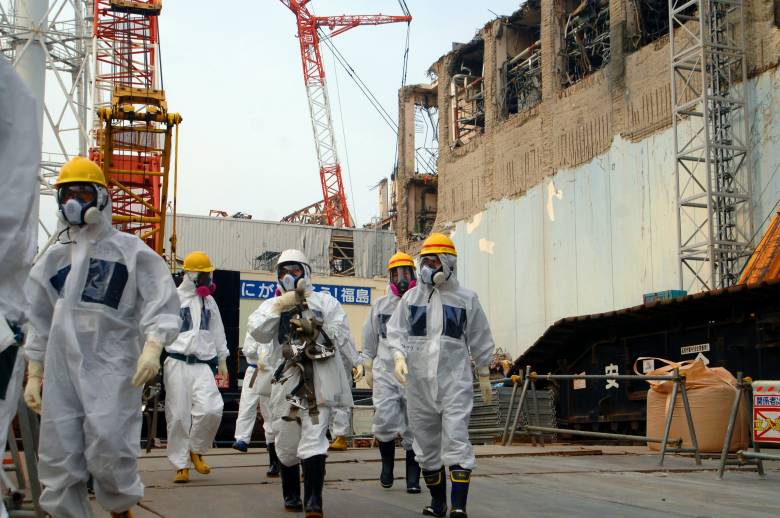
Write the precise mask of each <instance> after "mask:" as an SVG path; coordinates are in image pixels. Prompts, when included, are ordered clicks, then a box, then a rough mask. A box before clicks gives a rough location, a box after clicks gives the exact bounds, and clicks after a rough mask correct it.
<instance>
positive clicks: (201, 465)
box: [190, 452, 211, 475]
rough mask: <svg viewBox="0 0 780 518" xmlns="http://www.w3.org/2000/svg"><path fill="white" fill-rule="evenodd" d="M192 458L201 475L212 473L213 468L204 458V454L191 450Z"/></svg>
mask: <svg viewBox="0 0 780 518" xmlns="http://www.w3.org/2000/svg"><path fill="white" fill-rule="evenodd" d="M190 460H191V461H192V465H193V466H195V471H197V472H198V473H200V474H201V475H208V474H209V473H211V468H210V467H209V465H208V464H206V462H205V461H204V460H203V455H201V454H200V453H193V452H190Z"/></svg>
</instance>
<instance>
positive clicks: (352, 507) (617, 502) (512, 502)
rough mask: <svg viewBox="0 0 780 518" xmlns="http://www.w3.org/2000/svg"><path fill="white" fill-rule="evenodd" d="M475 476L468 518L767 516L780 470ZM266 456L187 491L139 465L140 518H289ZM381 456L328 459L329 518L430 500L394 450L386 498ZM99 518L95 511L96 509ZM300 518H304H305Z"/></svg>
mask: <svg viewBox="0 0 780 518" xmlns="http://www.w3.org/2000/svg"><path fill="white" fill-rule="evenodd" d="M477 455H478V457H479V458H478V468H477V470H476V471H475V472H474V476H473V477H472V485H471V492H470V496H469V509H468V510H469V516H470V517H471V518H483V517H485V518H487V517H508V516H531V515H533V516H551V517H553V516H561V517H563V516H565V517H567V518H568V517H573V516H583V517H590V516H592V517H607V516H610V517H611V516H629V517H634V516H637V517H638V516H642V517H645V516H650V517H654V516H696V517H701V516H735V517H736V516H739V517H744V516H747V515H749V516H751V517H757V516H767V517H769V516H772V517H776V516H778V515H779V514H780V513H778V508H779V507H780V463H771V464H769V463H768V464H766V467H767V468H768V469H767V472H768V473H767V474H768V476H767V477H766V478H765V479H761V478H759V477H758V475H757V473H756V472H755V471H750V468H742V469H741V470H731V471H729V472H727V473H726V477H725V479H724V480H722V481H720V480H718V478H717V475H716V473H715V470H716V468H717V462H716V461H715V460H705V461H704V464H703V465H702V466H701V467H697V466H696V465H695V464H694V461H693V459H691V458H686V457H677V456H671V457H667V461H666V463H665V466H664V467H663V468H659V466H658V457H657V455H654V454H651V453H650V452H648V451H647V450H646V449H645V448H643V447H616V446H567V445H553V446H549V445H548V446H547V447H546V448H544V449H541V448H533V447H531V446H514V447H511V448H502V447H498V446H480V447H477ZM267 459H268V457H267V455H266V454H265V450H250V452H249V453H245V454H242V453H238V452H235V451H233V450H224V449H221V450H214V451H213V453H212V454H210V455H209V456H208V457H207V461H208V462H209V464H210V465H211V467H212V473H211V475H208V476H202V475H199V474H197V473H194V471H193V472H192V473H193V474H192V475H191V481H190V483H189V484H184V485H179V484H173V483H172V479H173V471H172V470H171V468H170V466H169V465H168V462H167V460H166V458H165V456H164V452H162V451H157V452H154V453H152V454H151V455H148V456H145V457H144V458H143V459H142V460H141V462H140V468H141V471H142V477H143V480H144V483H145V484H146V486H147V488H146V497H145V498H144V500H143V502H142V503H143V505H144V506H145V507H146V509H140V510H138V511H136V516H137V517H138V518H151V517H154V516H164V517H165V518H175V517H218V518H232V517H268V518H274V517H280V518H281V517H286V518H289V517H290V516H294V515H291V514H290V513H285V512H283V510H282V505H281V488H280V483H279V481H278V479H276V480H269V479H266V478H265V469H266V467H267V463H268V460H267ZM378 459H379V452H378V450H377V449H373V450H372V449H353V450H350V451H348V452H344V453H334V454H331V455H330V457H329V458H328V465H327V471H328V473H327V479H326V486H325V495H324V501H325V510H326V514H327V515H328V516H329V517H331V518H333V517H350V518H352V517H355V518H357V517H364V516H374V517H389V518H392V517H414V516H421V515H420V510H421V509H422V507H423V506H424V505H425V504H426V503H427V500H428V496H427V492H426V491H425V490H424V492H423V494H422V495H408V494H406V492H405V491H404V484H403V480H402V478H401V477H402V470H403V464H402V462H401V457H400V450H399V452H398V461H397V462H396V477H397V480H396V485H395V486H394V487H393V488H392V489H389V490H385V489H382V488H381V487H380V486H379V484H378V482H377V481H376V477H377V476H378V473H379V463H378ZM95 509H96V510H98V509H99V507H98V506H97V504H95ZM105 515H107V513H105V512H100V511H98V516H105ZM301 516H302V514H301Z"/></svg>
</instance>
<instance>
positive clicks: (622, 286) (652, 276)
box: [453, 69, 780, 357]
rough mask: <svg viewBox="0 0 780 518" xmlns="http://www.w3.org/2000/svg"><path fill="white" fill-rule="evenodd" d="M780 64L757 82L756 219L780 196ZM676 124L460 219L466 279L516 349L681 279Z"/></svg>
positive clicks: (618, 142) (760, 221) (753, 96)
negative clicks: (571, 319)
mask: <svg viewBox="0 0 780 518" xmlns="http://www.w3.org/2000/svg"><path fill="white" fill-rule="evenodd" d="M779 87H780V72H779V71H778V70H777V69H773V70H771V71H769V72H765V73H763V74H761V75H760V76H758V77H756V78H754V79H751V80H750V82H749V89H748V91H749V99H750V105H751V106H752V109H751V111H750V116H751V141H752V142H753V145H754V148H753V153H752V156H751V159H752V171H753V192H754V221H755V226H756V233H757V235H761V233H763V231H764V229H765V228H766V226H767V224H768V220H769V218H770V217H771V215H772V214H773V213H774V210H773V209H775V205H776V204H777V202H778V200H780V174H777V173H778V170H779V169H780V149H779V148H778V146H777V142H780V111H779V110H778V106H780V88H779ZM672 138H673V137H672V130H671V129H666V130H664V131H661V132H657V133H655V134H653V135H651V136H649V137H647V138H644V139H642V140H640V141H638V142H632V141H631V140H627V139H624V138H622V137H617V138H616V139H615V140H614V141H613V142H612V145H611V146H610V148H609V149H608V151H607V152H606V153H602V154H600V155H598V156H596V157H595V158H594V159H593V160H591V161H590V162H588V163H586V164H583V165H580V166H578V167H575V168H571V169H562V170H560V171H558V172H557V173H556V174H554V175H553V176H551V177H549V178H546V179H544V180H543V181H542V182H541V183H539V184H538V185H535V186H533V187H531V188H530V189H529V190H528V191H527V192H526V193H525V194H523V195H522V196H520V197H518V198H514V199H508V198H507V199H503V200H500V201H496V202H489V203H488V204H487V206H486V208H485V210H483V211H481V212H479V213H477V214H475V215H474V216H472V217H471V218H468V219H464V220H460V221H458V222H456V223H455V224H454V226H453V230H454V234H453V239H454V241H455V245H456V247H457V249H458V277H459V278H460V279H461V281H462V282H463V283H464V284H465V285H466V286H468V287H470V288H472V289H475V290H476V291H477V293H478V294H479V296H480V300H481V302H482V304H483V305H484V306H485V308H486V311H487V314H488V318H489V320H490V324H491V327H492V329H493V332H494V335H495V338H496V342H497V345H498V346H500V347H503V348H504V349H505V350H508V351H510V352H511V354H512V355H513V357H517V356H518V355H519V354H521V353H522V352H523V351H524V350H526V349H527V348H528V347H529V346H530V345H532V344H533V342H534V341H535V340H536V339H537V338H538V337H539V336H540V335H541V334H542V333H543V332H544V330H545V329H546V328H547V326H549V325H550V324H552V323H553V322H555V321H556V320H558V319H561V318H564V317H567V316H572V315H582V314H589V313H597V312H604V311H610V310H613V309H619V308H624V307H627V306H633V305H637V304H641V303H642V294H644V293H648V292H652V291H660V290H667V289H674V288H676V287H677V286H678V282H679V280H678V270H677V234H676V225H677V220H676V207H675V203H674V185H675V175H674V156H673V151H672V149H673V142H672Z"/></svg>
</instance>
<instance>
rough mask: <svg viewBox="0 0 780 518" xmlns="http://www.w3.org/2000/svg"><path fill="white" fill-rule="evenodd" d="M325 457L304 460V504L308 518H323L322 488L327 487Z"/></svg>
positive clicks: (317, 456) (316, 456) (319, 456)
mask: <svg viewBox="0 0 780 518" xmlns="http://www.w3.org/2000/svg"><path fill="white" fill-rule="evenodd" d="M325 457H326V455H315V456H314V457H309V458H308V459H304V460H303V462H302V464H303V502H304V510H305V511H306V514H305V515H304V516H305V517H306V518H322V517H323V516H324V515H323V513H322V486H324V485H325Z"/></svg>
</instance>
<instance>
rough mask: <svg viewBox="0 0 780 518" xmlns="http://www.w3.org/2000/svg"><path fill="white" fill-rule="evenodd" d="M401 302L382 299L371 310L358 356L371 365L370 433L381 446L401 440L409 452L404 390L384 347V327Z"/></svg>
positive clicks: (386, 347) (388, 297) (393, 298)
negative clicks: (372, 402) (382, 443)
mask: <svg viewBox="0 0 780 518" xmlns="http://www.w3.org/2000/svg"><path fill="white" fill-rule="evenodd" d="M400 301H401V298H400V297H398V296H397V295H394V294H392V293H390V294H388V295H385V296H384V297H382V298H381V299H379V300H377V301H376V303H375V304H374V305H373V306H372V307H371V312H370V313H369V315H368V319H366V322H365V323H364V324H363V345H362V347H361V354H362V355H363V357H365V358H368V359H370V360H372V362H373V368H372V372H373V378H374V387H373V394H372V397H373V400H374V423H373V425H372V429H371V431H372V432H373V434H374V436H375V437H376V438H377V439H378V440H379V441H381V442H388V441H394V440H395V438H396V437H397V436H398V435H400V436H401V445H402V446H403V448H404V449H405V450H409V449H411V448H412V430H411V428H410V427H409V420H408V418H407V415H406V389H405V388H404V386H403V385H401V383H400V382H399V381H398V380H397V379H396V377H395V375H394V374H393V370H394V368H395V366H394V362H393V353H392V351H391V349H390V347H389V346H388V344H387V323H388V322H389V320H390V317H391V316H392V315H393V313H394V312H395V309H396V308H397V307H398V303H399V302H400Z"/></svg>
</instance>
